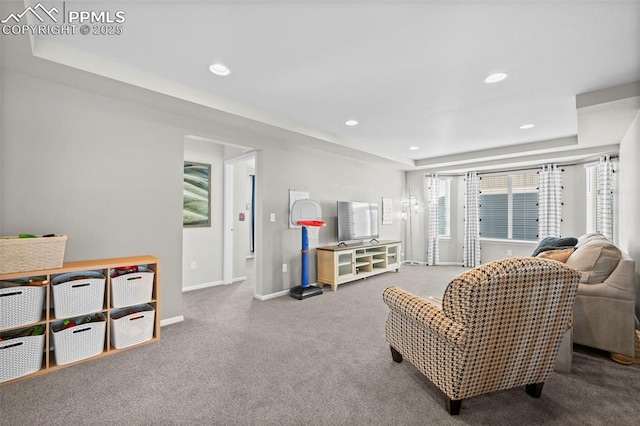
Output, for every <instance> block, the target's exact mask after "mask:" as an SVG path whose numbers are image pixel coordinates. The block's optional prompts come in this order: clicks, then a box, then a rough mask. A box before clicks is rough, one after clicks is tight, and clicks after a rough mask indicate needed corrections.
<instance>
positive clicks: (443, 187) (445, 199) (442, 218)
mask: <svg viewBox="0 0 640 426" xmlns="http://www.w3.org/2000/svg"><path fill="white" fill-rule="evenodd" d="M439 187H440V193H439V194H438V237H449V236H450V235H451V226H450V214H449V212H450V211H451V209H450V205H451V201H450V197H449V193H450V188H451V179H440V185H439Z"/></svg>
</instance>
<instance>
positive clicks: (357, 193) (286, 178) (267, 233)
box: [257, 149, 404, 295]
mask: <svg viewBox="0 0 640 426" xmlns="http://www.w3.org/2000/svg"><path fill="white" fill-rule="evenodd" d="M262 154H263V156H262V160H263V162H262V164H260V162H259V163H258V170H257V173H258V176H259V177H260V178H259V182H261V183H262V186H261V187H259V188H258V191H259V194H262V195H261V198H262V201H263V204H262V207H263V210H262V214H261V216H262V217H263V220H264V221H265V223H264V234H263V239H262V241H260V243H261V244H262V250H261V251H260V253H261V254H264V253H270V254H271V261H270V262H265V263H264V270H263V271H262V277H263V279H264V282H263V286H264V288H262V293H261V294H265V295H266V294H270V293H276V292H278V291H282V290H286V289H288V288H291V287H294V286H296V285H300V247H301V238H302V231H301V230H300V229H296V228H294V229H289V227H288V220H289V190H290V189H292V190H298V191H309V196H310V199H313V200H316V201H318V202H319V203H320V206H321V207H322V218H323V220H324V221H326V222H327V226H326V227H324V228H320V229H319V230H318V236H317V237H316V238H314V237H313V232H311V233H310V239H309V247H310V249H311V251H310V255H309V259H310V262H309V281H310V282H312V283H313V282H315V281H316V253H315V250H314V249H315V247H318V246H319V245H330V244H337V243H338V241H337V211H336V201H338V200H340V201H364V202H373V203H378V204H380V203H381V199H382V197H390V198H392V202H393V207H394V220H393V224H391V225H380V238H381V239H395V240H399V239H401V233H402V223H401V221H400V200H401V198H400V195H401V194H402V193H403V189H404V172H402V171H399V170H393V169H390V168H384V167H377V166H373V165H371V164H368V163H365V162H362V161H358V160H355V159H349V158H346V157H340V156H335V155H333V154H330V153H326V152H322V151H318V150H314V149H303V150H301V151H299V152H294V151H291V150H280V149H269V150H265V151H264V152H263V153H262ZM270 213H275V215H276V222H275V223H271V222H269V215H270ZM264 257H266V256H264ZM284 263H286V264H287V265H288V272H286V273H283V272H282V264H284Z"/></svg>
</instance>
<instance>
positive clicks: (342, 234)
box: [338, 201, 380, 242]
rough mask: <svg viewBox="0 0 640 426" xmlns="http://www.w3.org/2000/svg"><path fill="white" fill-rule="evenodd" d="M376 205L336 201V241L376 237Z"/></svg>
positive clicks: (377, 235)
mask: <svg viewBox="0 0 640 426" xmlns="http://www.w3.org/2000/svg"><path fill="white" fill-rule="evenodd" d="M379 236H380V235H379V234H378V205H377V204H375V203H360V202H353V201H338V241H339V242H344V241H353V240H372V239H375V238H378V237H379Z"/></svg>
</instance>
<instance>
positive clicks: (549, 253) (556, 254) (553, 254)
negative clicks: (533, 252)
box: [536, 247, 575, 263]
mask: <svg viewBox="0 0 640 426" xmlns="http://www.w3.org/2000/svg"><path fill="white" fill-rule="evenodd" d="M574 251H575V248H573V247H569V248H563V249H555V250H546V251H543V252H540V253H538V255H537V256H536V257H540V258H542V259H551V260H557V261H558V262H562V263H564V262H566V261H567V259H569V256H571V254H573V252H574Z"/></svg>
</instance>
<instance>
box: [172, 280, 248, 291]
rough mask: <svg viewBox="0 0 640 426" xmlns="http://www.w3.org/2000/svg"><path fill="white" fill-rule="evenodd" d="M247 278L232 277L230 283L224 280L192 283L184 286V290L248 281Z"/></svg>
mask: <svg viewBox="0 0 640 426" xmlns="http://www.w3.org/2000/svg"><path fill="white" fill-rule="evenodd" d="M246 280H247V277H237V278H234V279H232V280H231V282H230V283H225V282H224V281H222V280H218V281H213V282H210V283H203V284H196V285H190V286H189V287H183V288H182V292H183V293H185V292H187V291H193V290H200V289H203V288H209V287H217V286H219V285H229V284H234V283H239V282H242V281H246Z"/></svg>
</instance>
